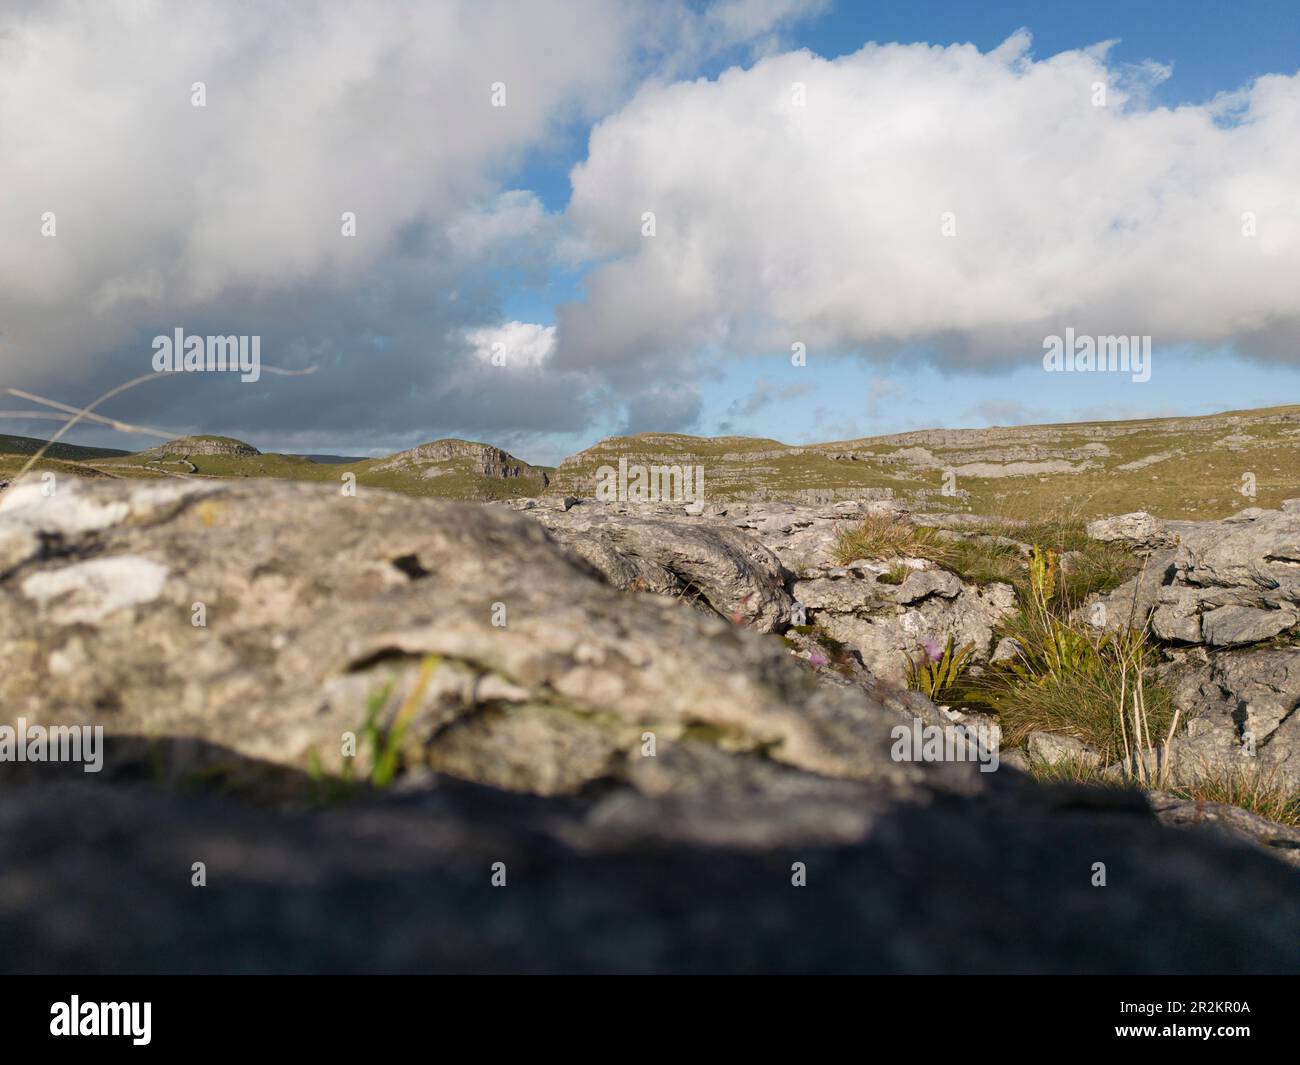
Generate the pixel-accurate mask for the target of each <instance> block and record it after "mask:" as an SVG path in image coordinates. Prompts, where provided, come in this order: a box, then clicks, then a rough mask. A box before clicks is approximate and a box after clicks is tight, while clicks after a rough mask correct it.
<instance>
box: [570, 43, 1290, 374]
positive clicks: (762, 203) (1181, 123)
mask: <svg viewBox="0 0 1300 1065" xmlns="http://www.w3.org/2000/svg"><path fill="white" fill-rule="evenodd" d="M1029 45H1030V40H1029V37H1028V35H1027V34H1026V33H1024V32H1021V33H1019V34H1017V35H1015V36H1014V37H1012V38H1011V39H1010V40H1008V41H1007V42H1005V43H1004V44H1003V45H1002V46H1001V47H999V48H997V49H995V50H994V51H992V52H989V53H981V52H980V51H979V50H978V49H976V48H975V47H973V46H970V45H961V46H952V47H936V46H928V45H920V44H918V45H883V46H878V45H874V44H872V45H868V46H867V47H865V48H863V49H861V50H860V51H858V52H857V53H855V54H852V55H847V56H844V57H842V58H839V59H835V60H827V59H823V58H820V57H818V56H816V55H813V54H811V53H809V52H806V51H801V52H792V53H787V54H782V55H777V56H772V57H769V58H766V59H764V60H762V61H760V62H758V63H756V64H755V65H753V66H752V67H751V68H749V69H740V68H734V69H731V70H728V71H726V72H725V73H723V74H722V75H721V76H720V77H718V78H717V79H716V80H705V79H701V80H696V81H691V82H680V83H676V84H671V85H651V86H647V87H646V88H644V89H643V90H642V91H641V92H640V93H639V94H638V95H637V96H636V97H635V98H634V99H633V100H631V101H630V102H629V103H628V104H627V105H626V106H625V107H623V108H622V109H621V110H619V111H618V112H617V113H616V114H614V115H612V116H610V117H609V118H606V119H605V120H604V121H602V122H601V123H599V124H598V125H597V127H596V128H595V129H594V131H593V133H592V136H591V140H590V145H589V153H588V158H587V159H586V160H585V162H583V163H582V164H580V165H579V166H578V167H577V168H575V170H574V172H573V175H572V180H573V196H572V201H571V204H570V207H569V211H568V221H569V222H570V223H571V225H572V226H573V227H574V230H575V232H576V233H577V234H578V236H579V239H581V240H582V241H583V242H585V244H586V246H587V247H589V248H590V249H591V252H592V254H593V255H596V256H600V257H602V258H603V259H604V260H605V261H603V262H602V264H601V265H600V266H599V267H598V268H597V269H596V270H594V272H593V273H592V274H591V275H590V276H589V277H588V278H587V285H586V293H585V297H584V299H582V300H581V301H577V302H574V303H572V304H570V305H568V306H566V307H564V308H562V311H561V314H560V318H559V327H560V329H559V337H558V341H559V348H558V351H557V356H556V362H557V364H558V365H564V366H571V367H577V366H592V365H600V364H602V363H604V364H608V363H610V362H619V361H622V362H625V363H632V362H635V361H637V360H639V359H645V358H648V357H652V356H657V357H664V356H665V355H667V354H670V353H680V352H682V351H694V352H699V353H704V354H706V355H708V354H711V353H716V352H731V353H746V352H771V351H778V350H784V351H788V350H789V348H790V345H791V344H792V343H794V342H795V341H802V342H804V343H806V344H808V346H809V349H810V351H814V352H815V351H816V350H817V349H819V348H820V349H823V350H824V349H827V348H841V349H850V350H859V351H864V350H865V351H871V350H880V351H885V350H890V349H895V348H897V347H898V346H899V345H906V344H915V343H922V344H926V345H931V346H932V347H933V350H935V351H936V352H937V353H939V355H940V356H941V357H944V358H947V359H949V360H951V361H955V362H963V363H971V364H983V365H994V364H997V363H999V362H1004V361H1010V360H1012V359H1015V360H1019V361H1023V360H1024V358H1026V357H1027V356H1029V357H1032V356H1033V354H1034V352H1037V353H1038V355H1039V356H1041V351H1042V348H1041V344H1042V340H1043V337H1044V336H1045V335H1048V334H1051V333H1059V332H1060V331H1061V330H1063V329H1064V328H1065V327H1066V326H1073V327H1074V328H1075V329H1076V331H1077V332H1079V333H1090V334H1100V335H1109V334H1144V335H1145V334H1149V335H1151V336H1152V337H1153V340H1154V342H1155V343H1156V344H1157V345H1159V344H1161V343H1168V342H1192V343H1200V344H1205V345H1217V344H1221V343H1235V344H1237V345H1238V346H1239V347H1241V348H1242V349H1243V350H1247V351H1252V352H1254V353H1257V354H1272V355H1276V356H1279V357H1290V358H1295V357H1296V356H1297V353H1300V307H1298V306H1297V303H1296V299H1295V287H1296V284H1295V279H1296V278H1297V277H1300V198H1297V196H1296V175H1297V174H1300V137H1298V136H1296V131H1297V130H1300V75H1291V76H1286V75H1272V76H1267V77H1262V78H1260V79H1259V80H1258V81H1256V82H1255V83H1253V84H1252V85H1249V86H1247V87H1245V88H1243V89H1242V90H1240V91H1239V92H1237V93H1234V94H1232V95H1231V96H1225V97H1222V98H1220V99H1219V100H1216V101H1214V102H1212V103H1210V104H1206V105H1203V106H1183V107H1177V108H1172V109H1171V108H1165V107H1153V106H1151V105H1150V103H1149V90H1150V89H1151V87H1152V86H1153V85H1154V84H1155V83H1157V82H1158V81H1160V80H1161V79H1163V78H1165V77H1167V76H1168V73H1169V71H1168V69H1167V68H1165V67H1161V66H1160V65H1159V64H1156V63H1148V64H1144V65H1140V66H1137V67H1131V66H1119V65H1117V64H1114V63H1112V62H1111V61H1110V60H1109V58H1108V46H1107V45H1105V44H1103V45H1099V46H1097V47H1094V48H1090V49H1086V50H1080V51H1071V52H1065V53H1062V54H1059V55H1055V56H1051V57H1049V58H1044V59H1035V58H1033V57H1032V55H1031V54H1030V52H1029ZM1099 84H1100V85H1104V86H1105V105H1104V106H1097V103H1096V101H1097V99H1098V95H1097V89H1096V86H1098V85H1099ZM801 102H802V106H800V103H801ZM645 212H653V213H654V215H655V229H656V232H655V235H654V236H653V237H646V236H643V235H642V217H643V214H644V213H645ZM945 222H946V223H948V224H947V226H946V227H945ZM1252 225H1253V227H1254V233H1255V235H1254V236H1247V235H1244V233H1245V232H1247V231H1249V230H1250V228H1251V226H1252ZM945 228H947V229H948V230H949V231H950V232H951V235H945Z"/></svg>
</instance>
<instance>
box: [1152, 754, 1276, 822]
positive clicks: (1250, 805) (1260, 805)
mask: <svg viewBox="0 0 1300 1065" xmlns="http://www.w3.org/2000/svg"><path fill="white" fill-rule="evenodd" d="M1168 790H1169V793H1170V794H1171V795H1176V796H1177V797H1178V798H1181V799H1191V800H1193V801H1194V802H1221V803H1226V804H1227V805H1229V806H1239V807H1241V808H1242V809H1243V810H1249V811H1250V812H1251V813H1253V814H1258V815H1259V816H1260V817H1263V818H1265V819H1266V820H1269V821H1275V822H1277V823H1278V824H1280V825H1290V826H1291V827H1292V828H1300V791H1296V790H1294V789H1291V788H1288V787H1287V786H1286V784H1285V783H1284V782H1283V781H1282V779H1281V778H1280V777H1279V775H1278V774H1277V773H1276V772H1274V771H1266V770H1263V769H1260V768H1259V767H1258V766H1257V765H1254V764H1250V765H1246V764H1243V765H1239V766H1232V767H1220V768H1217V769H1215V770H1210V771H1208V772H1198V773H1197V776H1196V781H1195V782H1194V783H1192V784H1179V785H1176V786H1174V787H1171V788H1169V789H1168Z"/></svg>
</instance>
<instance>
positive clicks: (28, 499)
mask: <svg viewBox="0 0 1300 1065" xmlns="http://www.w3.org/2000/svg"><path fill="white" fill-rule="evenodd" d="M130 512H131V507H130V505H129V504H127V503H126V502H124V501H122V500H114V501H113V502H111V503H100V502H97V501H96V500H94V499H91V498H89V497H87V496H86V495H84V494H83V493H82V492H81V491H80V485H79V484H78V483H77V482H76V480H74V479H73V478H71V477H69V478H67V483H65V484H64V485H63V486H61V490H60V491H57V492H55V493H53V494H52V495H51V494H47V491H46V489H45V486H44V485H43V484H42V483H41V482H40V481H35V480H30V479H28V480H24V481H20V482H19V483H18V484H16V485H13V486H11V487H10V488H9V489H8V490H7V491H6V492H5V493H4V494H3V495H0V518H2V519H7V520H16V521H19V522H21V523H23V524H29V525H32V526H34V527H36V528H40V529H45V530H49V531H51V532H61V533H83V532H94V531H96V530H98V529H107V528H110V527H111V526H113V525H116V524H118V523H119V522H121V521H122V520H123V519H124V518H125V517H126V516H127V515H128V514H129V513H130Z"/></svg>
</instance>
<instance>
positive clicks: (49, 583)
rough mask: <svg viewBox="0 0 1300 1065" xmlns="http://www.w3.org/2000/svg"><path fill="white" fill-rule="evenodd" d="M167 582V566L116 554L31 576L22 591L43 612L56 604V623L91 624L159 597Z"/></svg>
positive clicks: (136, 557)
mask: <svg viewBox="0 0 1300 1065" xmlns="http://www.w3.org/2000/svg"><path fill="white" fill-rule="evenodd" d="M166 580H167V567H166V566H163V565H160V564H159V563H157V562H154V561H152V560H150V559H147V558H141V557H139V556H138V555H118V556H115V557H113V558H97V559H93V560H91V561H90V562H78V563H75V564H74V565H71V566H65V567H64V568H63V569H57V570H51V571H49V572H46V573H33V574H32V575H31V576H30V577H28V578H27V579H26V580H24V581H23V583H22V590H23V594H24V595H25V596H27V597H28V598H29V599H34V600H36V602H37V603H38V604H39V605H40V607H41V608H42V609H45V608H46V607H49V606H50V605H51V604H55V606H54V609H52V610H51V611H50V618H51V619H52V620H53V621H55V622H57V623H58V624H61V625H73V624H76V623H78V622H84V623H86V624H91V625H93V624H95V623H97V622H100V621H103V620H104V618H106V617H108V616H109V615H110V614H112V613H114V612H115V611H118V610H121V609H122V608H124V607H129V606H135V605H137V604H139V603H148V602H151V601H152V600H154V599H156V598H158V594H159V593H160V592H161V591H162V588H163V583H164V582H165V581H166Z"/></svg>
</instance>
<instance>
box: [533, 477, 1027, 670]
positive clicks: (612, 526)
mask: <svg viewBox="0 0 1300 1065" xmlns="http://www.w3.org/2000/svg"><path fill="white" fill-rule="evenodd" d="M509 505H511V506H513V507H515V508H516V509H519V510H522V511H524V512H526V513H528V514H529V515H531V516H533V517H535V518H536V519H537V520H538V521H540V522H541V523H542V524H543V525H545V526H546V528H547V529H549V530H550V531H551V532H552V533H553V534H554V535H555V536H556V538H557V539H558V540H559V541H560V542H561V543H563V544H565V545H566V546H567V547H568V548H569V549H570V550H571V551H573V552H574V553H575V554H577V555H579V556H580V557H582V558H583V559H585V560H586V561H588V562H590V563H591V564H592V565H594V566H595V567H596V568H597V569H598V570H600V571H601V573H603V574H604V575H605V576H606V578H607V579H609V581H610V582H611V583H612V584H614V585H615V586H616V587H619V588H624V589H631V590H636V591H650V592H656V593H658V594H661V595H669V596H673V597H677V598H681V599H684V600H685V601H687V602H690V603H693V604H695V605H699V606H702V607H704V608H706V609H709V610H712V611H713V612H716V613H718V614H720V615H722V616H723V617H728V618H731V619H732V620H733V621H735V622H737V623H743V624H746V625H750V626H752V627H754V628H757V629H759V630H760V631H762V632H772V631H776V632H780V631H783V630H785V628H786V627H787V626H789V625H792V624H793V625H797V626H804V625H811V626H814V627H815V628H816V629H817V630H818V631H819V632H820V633H821V634H822V635H823V636H824V637H826V638H827V639H828V641H830V642H831V643H832V644H839V645H843V646H844V647H845V648H846V649H848V650H849V651H851V652H852V653H853V654H854V655H856V656H857V658H858V660H859V661H860V663H861V664H862V665H863V666H865V668H866V670H867V671H868V672H869V673H870V674H871V675H872V676H873V677H874V678H876V679H877V680H884V681H888V682H891V683H894V684H901V683H902V682H903V681H904V678H905V672H906V668H905V667H906V658H907V657H908V656H913V655H915V654H916V653H917V652H918V650H919V649H920V648H921V647H922V646H923V645H924V644H925V643H926V642H927V641H930V642H933V643H938V644H940V645H942V644H943V643H944V642H945V641H946V640H947V639H948V638H949V637H950V636H951V637H952V638H953V640H954V642H955V643H956V645H957V646H962V645H964V644H967V643H969V644H972V645H973V647H974V658H975V660H976V661H982V660H985V659H987V658H988V657H989V654H990V652H991V651H992V645H993V642H994V640H993V638H994V627H995V625H996V624H997V622H998V621H999V619H1001V618H1002V617H1003V616H1004V615H1005V614H1006V613H1007V612H1008V611H1010V610H1011V609H1012V608H1013V607H1014V605H1015V596H1014V594H1013V592H1012V590H1011V588H1010V586H1008V585H1005V584H994V585H989V586H987V587H978V586H976V585H973V584H967V583H966V582H964V581H962V580H960V579H959V578H957V577H956V576H954V575H953V574H952V573H949V572H948V571H947V570H944V569H940V568H938V567H936V566H934V565H932V564H930V563H928V562H924V561H922V560H916V559H914V560H911V562H910V566H911V569H910V570H909V572H908V575H907V577H906V578H905V579H903V580H902V581H901V583H898V584H895V583H891V577H892V576H893V571H894V570H895V569H896V568H897V566H898V565H899V564H900V563H901V562H902V561H903V560H901V559H892V560H886V561H867V560H859V561H856V562H853V563H852V564H850V565H849V566H841V565H838V564H837V563H836V562H835V558H834V554H835V544H836V541H837V539H838V537H839V535H840V534H841V533H842V532H843V531H845V530H847V529H849V528H851V527H852V526H853V525H854V524H855V523H857V522H860V521H862V520H863V518H864V517H866V516H867V515H868V514H872V513H888V514H891V515H893V516H901V515H902V514H903V513H904V511H903V508H902V506H901V505H900V504H898V503H896V502H894V501H888V500H887V501H879V502H870V503H862V502H857V501H841V502H839V503H836V504H833V505H829V506H821V507H803V506H798V505H796V504H790V503H754V502H748V503H726V504H718V503H713V504H710V505H708V506H706V507H704V508H703V509H702V510H701V512H700V513H698V514H693V513H691V512H690V511H689V509H688V508H687V507H684V506H681V505H674V504H666V503H658V504H648V503H647V504H638V503H599V502H595V501H593V500H573V499H570V500H568V501H567V502H566V503H565V504H564V505H563V506H556V505H547V501H542V502H541V503H539V502H538V501H535V500H520V501H514V502H512V503H511V504H509ZM954 535H956V534H954Z"/></svg>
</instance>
